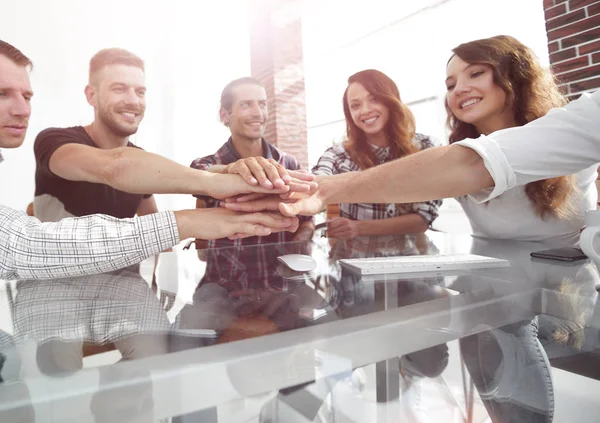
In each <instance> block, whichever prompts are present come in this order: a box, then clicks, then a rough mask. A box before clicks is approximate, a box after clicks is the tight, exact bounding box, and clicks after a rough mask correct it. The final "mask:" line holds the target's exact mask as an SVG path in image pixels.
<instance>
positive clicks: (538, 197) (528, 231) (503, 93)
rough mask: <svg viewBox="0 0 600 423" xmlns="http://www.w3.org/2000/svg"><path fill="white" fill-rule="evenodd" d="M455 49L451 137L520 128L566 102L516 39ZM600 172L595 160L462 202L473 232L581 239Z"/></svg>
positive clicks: (568, 241) (450, 71)
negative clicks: (482, 200) (491, 196)
mask: <svg viewBox="0 0 600 423" xmlns="http://www.w3.org/2000/svg"><path fill="white" fill-rule="evenodd" d="M453 53H454V55H453V56H452V57H451V58H450V60H449V61H448V65H447V68H446V75H447V78H446V87H447V96H446V109H447V111H448V126H449V128H450V131H451V133H450V137H449V140H450V143H454V142H457V141H461V140H463V139H465V138H477V137H478V136H479V135H482V134H483V135H488V134H490V133H492V132H494V131H498V130H501V129H506V128H510V127H515V126H522V125H524V124H526V123H528V122H530V121H532V120H535V119H537V118H539V117H541V116H543V115H545V114H546V113H547V112H548V111H549V110H550V109H551V108H553V107H562V106H564V105H565V104H566V100H565V99H564V98H563V96H562V95H561V93H560V92H559V90H558V87H557V85H556V82H555V81H554V78H553V77H552V76H551V74H550V73H549V72H547V71H546V70H544V69H543V68H542V67H541V65H540V63H539V62H538V60H537V58H536V57H535V55H534V53H533V52H532V50H531V49H529V48H528V47H526V46H525V45H523V44H522V43H520V42H519V41H518V40H516V39H514V38H512V37H509V36H497V37H492V38H487V39H482V40H476V41H471V42H468V43H464V44H461V45H459V46H458V47H456V48H455V49H454V50H453ZM564 142H565V143H568V142H569V140H568V139H565V140H564ZM543 159H544V158H543V157H540V160H543ZM596 177H597V166H593V167H590V168H588V169H585V170H583V171H581V172H579V173H577V174H575V175H570V176H563V177H558V178H552V179H545V180H541V181H537V182H531V183H529V184H527V185H525V186H520V187H516V188H513V189H511V190H508V191H506V192H505V193H504V194H502V195H500V196H499V197H497V198H495V199H493V200H490V201H488V202H485V203H476V202H475V201H473V200H472V199H470V198H469V197H466V196H465V197H460V198H458V201H459V202H460V204H461V205H462V207H463V209H464V210H465V213H466V214H467V216H468V218H469V220H470V222H471V225H472V227H473V234H474V235H475V236H479V237H487V238H505V239H515V240H522V241H542V240H543V241H551V242H552V243H555V244H559V245H575V244H576V243H577V242H578V239H579V232H580V229H581V228H582V227H583V225H584V223H583V218H584V214H585V211H586V210H591V209H595V208H596V202H597V191H596V187H595V180H596Z"/></svg>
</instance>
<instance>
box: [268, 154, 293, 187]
mask: <svg viewBox="0 0 600 423" xmlns="http://www.w3.org/2000/svg"><path fill="white" fill-rule="evenodd" d="M267 161H268V163H269V164H270V165H271V166H272V167H265V172H267V175H269V178H272V177H273V178H275V179H271V182H273V184H274V185H275V182H276V180H280V181H281V182H282V183H283V184H287V183H289V182H290V181H291V180H292V177H291V176H290V174H289V171H288V170H287V169H286V168H285V167H284V166H283V165H282V164H280V163H277V162H276V161H275V160H274V159H268V160H267ZM272 169H274V170H276V171H277V174H275V173H274V172H273V173H269V171H271V170H272ZM277 183H279V182H277ZM275 186H277V185H275Z"/></svg>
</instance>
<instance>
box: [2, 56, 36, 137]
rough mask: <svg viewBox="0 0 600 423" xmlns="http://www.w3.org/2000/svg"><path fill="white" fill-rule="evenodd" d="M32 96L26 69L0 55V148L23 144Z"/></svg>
mask: <svg viewBox="0 0 600 423" xmlns="http://www.w3.org/2000/svg"><path fill="white" fill-rule="evenodd" d="M32 96H33V92H32V90H31V84H30V82H29V73H28V72H27V68H26V67H25V66H20V65H18V64H16V63H14V62H13V61H12V60H10V59H8V58H7V57H5V56H3V55H0V147H2V148H16V147H19V146H20V145H21V144H23V140H24V139H25V134H26V132H27V125H28V123H29V116H30V115H31V105H30V103H29V102H30V100H31V97H32Z"/></svg>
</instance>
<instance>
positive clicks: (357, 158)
mask: <svg viewBox="0 0 600 423" xmlns="http://www.w3.org/2000/svg"><path fill="white" fill-rule="evenodd" d="M343 107H344V116H345V118H346V135H347V140H346V141H345V142H344V143H343V144H341V145H337V146H334V147H331V148H329V149H328V150H327V151H325V153H323V155H322V156H321V158H320V159H319V162H318V163H317V165H316V166H315V167H314V168H313V170H312V172H313V173H314V174H316V175H336V174H340V173H346V172H354V171H360V170H364V169H368V168H371V167H373V166H377V165H380V164H382V163H386V162H389V161H392V160H394V159H397V158H400V157H404V156H407V155H410V154H413V153H416V152H418V151H420V150H424V149H426V148H429V147H432V146H434V145H436V144H437V142H436V141H434V140H433V139H432V138H431V137H428V136H426V135H422V134H418V133H415V118H414V116H413V114H412V112H411V111H410V109H409V108H408V107H407V106H406V105H405V104H404V103H402V100H401V99H400V91H399V90H398V86H397V85H396V84H395V83H394V81H393V80H392V79H391V78H390V77H388V76H387V75H386V74H384V73H383V72H380V71H378V70H374V69H367V70H363V71H360V72H357V73H355V74H354V75H352V76H350V78H348V86H347V88H346V91H345V92H344V96H343ZM440 204H441V201H439V200H434V201H428V202H423V203H409V204H393V203H392V204H341V205H340V217H336V218H334V219H331V220H330V221H329V222H328V225H327V234H328V236H329V237H332V238H342V239H352V238H355V237H356V236H361V235H402V234H414V233H421V232H425V231H426V230H427V229H428V228H429V226H430V225H431V223H432V222H433V221H434V220H435V218H436V217H437V215H438V208H439V206H440Z"/></svg>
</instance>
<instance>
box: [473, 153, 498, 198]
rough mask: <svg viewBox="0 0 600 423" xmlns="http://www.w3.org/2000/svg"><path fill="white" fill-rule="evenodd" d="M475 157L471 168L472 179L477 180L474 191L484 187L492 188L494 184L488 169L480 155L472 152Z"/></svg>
mask: <svg viewBox="0 0 600 423" xmlns="http://www.w3.org/2000/svg"><path fill="white" fill-rule="evenodd" d="M473 153H474V154H475V155H476V156H477V159H475V160H474V161H473V164H472V165H471V168H472V169H473V174H474V178H473V179H474V180H475V181H476V182H477V184H478V186H477V189H476V190H475V191H479V190H482V189H486V188H493V187H494V185H496V184H495V182H494V179H493V178H492V175H491V174H490V171H489V170H488V169H487V167H485V163H484V161H483V159H482V158H481V156H480V155H479V154H477V153H475V152H473Z"/></svg>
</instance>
